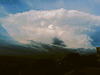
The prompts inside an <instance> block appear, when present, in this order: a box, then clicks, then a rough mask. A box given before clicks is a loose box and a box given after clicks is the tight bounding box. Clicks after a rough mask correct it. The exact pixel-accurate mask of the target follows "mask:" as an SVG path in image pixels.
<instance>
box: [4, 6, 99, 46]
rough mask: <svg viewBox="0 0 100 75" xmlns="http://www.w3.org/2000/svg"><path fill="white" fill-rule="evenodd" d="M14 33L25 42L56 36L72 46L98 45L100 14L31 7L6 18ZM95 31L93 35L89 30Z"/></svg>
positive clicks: (49, 42) (9, 27) (9, 28)
mask: <svg viewBox="0 0 100 75" xmlns="http://www.w3.org/2000/svg"><path fill="white" fill-rule="evenodd" d="M2 25H3V27H4V28H5V29H6V30H7V31H8V33H9V34H10V36H12V37H13V38H14V39H15V40H18V41H19V42H21V43H27V42H28V41H27V40H34V41H38V42H42V43H46V44H51V43H52V40H53V38H55V37H57V38H59V39H60V40H62V41H63V42H64V43H65V44H66V45H67V47H68V48H94V47H93V45H92V44H91V42H93V40H94V39H93V38H91V36H92V33H95V32H96V29H95V28H96V27H99V26H100V17H99V16H94V15H91V14H88V13H84V12H81V11H77V10H66V9H63V8H62V9H57V10H49V11H37V10H30V11H27V12H23V13H17V14H10V15H9V16H8V17H6V18H3V19H2ZM88 33H91V36H90V35H89V34H88Z"/></svg>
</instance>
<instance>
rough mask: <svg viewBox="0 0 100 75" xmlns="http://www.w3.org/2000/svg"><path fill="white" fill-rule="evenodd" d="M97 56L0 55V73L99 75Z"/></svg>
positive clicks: (71, 54) (65, 54) (99, 67)
mask: <svg viewBox="0 0 100 75" xmlns="http://www.w3.org/2000/svg"><path fill="white" fill-rule="evenodd" d="M99 74H100V64H99V62H97V56H96V55H94V54H91V55H79V54H78V53H70V54H68V53H62V54H36V55H33V56H29V55H26V56H3V55H1V56H0V75H99Z"/></svg>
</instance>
